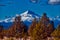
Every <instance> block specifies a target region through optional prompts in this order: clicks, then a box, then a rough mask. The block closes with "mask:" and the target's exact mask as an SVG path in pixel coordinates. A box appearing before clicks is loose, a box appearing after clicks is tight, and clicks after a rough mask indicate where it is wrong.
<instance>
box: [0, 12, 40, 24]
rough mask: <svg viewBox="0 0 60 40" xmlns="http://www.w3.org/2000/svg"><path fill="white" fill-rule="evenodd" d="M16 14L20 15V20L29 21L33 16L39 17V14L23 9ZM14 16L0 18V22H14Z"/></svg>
mask: <svg viewBox="0 0 60 40" xmlns="http://www.w3.org/2000/svg"><path fill="white" fill-rule="evenodd" d="M16 16H21V21H29V22H31V21H33V19H34V18H37V19H39V17H40V16H39V15H37V14H35V13H34V12H32V11H25V12H23V13H21V14H16ZM16 16H15V17H16ZM15 17H12V18H7V19H4V20H0V22H6V23H8V22H14V19H15Z"/></svg>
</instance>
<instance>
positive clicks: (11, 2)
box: [0, 0, 60, 20]
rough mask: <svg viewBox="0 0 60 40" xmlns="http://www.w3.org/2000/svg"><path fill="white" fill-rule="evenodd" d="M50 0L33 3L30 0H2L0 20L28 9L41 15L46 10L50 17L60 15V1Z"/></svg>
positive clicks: (0, 1)
mask: <svg viewBox="0 0 60 40" xmlns="http://www.w3.org/2000/svg"><path fill="white" fill-rule="evenodd" d="M48 2H49V0H38V1H37V3H32V2H30V0H0V20H1V19H5V18H6V16H7V17H9V16H11V17H12V16H15V15H16V14H20V13H22V12H24V11H26V10H30V11H33V12H35V13H36V14H39V15H42V14H43V13H44V12H46V13H47V15H48V16H49V17H55V16H60V3H58V4H56V5H55V4H48Z"/></svg>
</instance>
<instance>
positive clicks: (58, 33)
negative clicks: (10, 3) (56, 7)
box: [51, 25, 60, 38]
mask: <svg viewBox="0 0 60 40" xmlns="http://www.w3.org/2000/svg"><path fill="white" fill-rule="evenodd" d="M51 36H53V37H58V38H60V25H58V27H57V29H55V30H54V32H53V33H52V34H51Z"/></svg>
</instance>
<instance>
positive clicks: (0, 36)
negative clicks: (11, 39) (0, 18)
mask: <svg viewBox="0 0 60 40" xmlns="http://www.w3.org/2000/svg"><path fill="white" fill-rule="evenodd" d="M0 38H3V26H2V25H0Z"/></svg>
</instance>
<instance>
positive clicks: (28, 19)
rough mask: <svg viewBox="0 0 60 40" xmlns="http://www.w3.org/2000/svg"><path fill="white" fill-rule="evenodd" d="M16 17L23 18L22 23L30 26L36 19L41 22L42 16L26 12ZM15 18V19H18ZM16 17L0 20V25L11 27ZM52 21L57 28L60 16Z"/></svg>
mask: <svg viewBox="0 0 60 40" xmlns="http://www.w3.org/2000/svg"><path fill="white" fill-rule="evenodd" d="M16 16H21V21H23V22H24V23H25V24H26V25H27V26H29V25H30V24H31V23H32V21H33V20H34V18H36V19H37V20H39V19H40V18H41V16H40V15H38V14H35V13H34V12H32V11H28V10H27V11H25V12H23V13H21V14H16ZM16 16H15V17H16ZM15 17H11V18H6V19H4V20H0V24H1V25H3V26H4V27H5V28H6V27H9V26H11V25H12V24H13V22H14V19H15ZM49 19H50V20H51V21H54V26H55V27H56V26H57V25H58V24H60V16H56V17H55V18H49Z"/></svg>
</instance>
